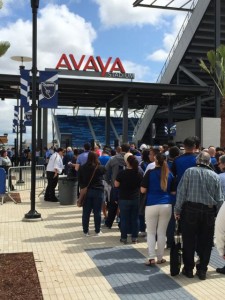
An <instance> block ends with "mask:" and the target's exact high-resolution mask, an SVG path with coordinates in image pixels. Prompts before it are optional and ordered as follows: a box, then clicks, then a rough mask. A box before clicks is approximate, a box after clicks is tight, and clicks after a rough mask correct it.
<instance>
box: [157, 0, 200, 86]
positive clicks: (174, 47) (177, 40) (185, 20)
mask: <svg viewBox="0 0 225 300" xmlns="http://www.w3.org/2000/svg"><path fill="white" fill-rule="evenodd" d="M197 2H198V0H194V1H193V3H192V5H191V11H189V12H188V13H187V15H186V18H185V19H184V22H183V24H182V26H181V28H180V30H179V32H178V35H177V37H176V39H175V41H174V44H173V46H172V48H171V50H170V52H169V54H168V56H167V59H166V61H165V63H164V65H163V67H162V70H161V72H160V74H159V76H158V78H157V80H156V82H157V83H160V81H161V79H162V77H163V74H164V73H165V72H166V69H167V67H168V65H169V62H170V60H171V58H172V56H173V54H174V52H175V50H176V48H177V45H178V43H179V41H180V39H181V36H182V35H183V32H184V30H185V28H186V26H187V24H188V22H189V20H190V18H191V15H192V12H193V11H194V8H195V6H196V4H197Z"/></svg>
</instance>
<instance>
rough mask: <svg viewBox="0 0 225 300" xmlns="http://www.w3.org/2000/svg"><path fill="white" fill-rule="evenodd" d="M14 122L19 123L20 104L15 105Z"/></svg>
mask: <svg viewBox="0 0 225 300" xmlns="http://www.w3.org/2000/svg"><path fill="white" fill-rule="evenodd" d="M13 124H15V126H17V125H18V124H19V106H14V119H13Z"/></svg>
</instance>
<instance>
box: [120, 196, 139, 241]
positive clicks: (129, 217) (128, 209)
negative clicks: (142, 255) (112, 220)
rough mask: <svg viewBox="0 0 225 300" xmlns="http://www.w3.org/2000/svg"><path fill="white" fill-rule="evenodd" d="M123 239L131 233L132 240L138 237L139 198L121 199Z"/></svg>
mask: <svg viewBox="0 0 225 300" xmlns="http://www.w3.org/2000/svg"><path fill="white" fill-rule="evenodd" d="M119 209H120V231H121V239H126V238H127V234H128V233H131V238H132V240H135V239H137V237H138V230H139V228H138V227H139V220H138V214H139V199H135V200H125V199H119Z"/></svg>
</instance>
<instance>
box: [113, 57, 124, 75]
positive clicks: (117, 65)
mask: <svg viewBox="0 0 225 300" xmlns="http://www.w3.org/2000/svg"><path fill="white" fill-rule="evenodd" d="M113 71H120V72H121V73H126V72H125V69H124V67H123V65H122V63H121V61H120V59H119V57H117V58H116V59H115V61H114V63H113V65H112V67H111V69H110V72H113Z"/></svg>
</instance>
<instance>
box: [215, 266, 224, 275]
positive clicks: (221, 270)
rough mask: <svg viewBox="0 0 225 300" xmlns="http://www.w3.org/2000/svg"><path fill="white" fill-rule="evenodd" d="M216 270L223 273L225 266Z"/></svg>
mask: <svg viewBox="0 0 225 300" xmlns="http://www.w3.org/2000/svg"><path fill="white" fill-rule="evenodd" d="M216 272H217V273H220V274H225V266H224V267H223V268H217V269H216Z"/></svg>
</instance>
